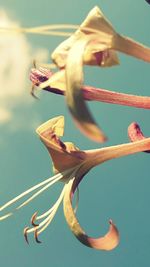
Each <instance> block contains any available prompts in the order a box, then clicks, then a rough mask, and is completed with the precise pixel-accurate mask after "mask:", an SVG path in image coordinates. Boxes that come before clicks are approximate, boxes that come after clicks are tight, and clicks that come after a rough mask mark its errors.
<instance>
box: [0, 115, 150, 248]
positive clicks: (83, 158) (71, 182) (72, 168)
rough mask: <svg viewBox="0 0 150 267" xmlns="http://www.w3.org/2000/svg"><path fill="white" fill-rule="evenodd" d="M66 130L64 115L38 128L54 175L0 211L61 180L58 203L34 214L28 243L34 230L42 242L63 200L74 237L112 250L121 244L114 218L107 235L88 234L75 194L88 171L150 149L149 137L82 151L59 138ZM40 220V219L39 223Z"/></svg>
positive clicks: (28, 229)
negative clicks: (111, 160)
mask: <svg viewBox="0 0 150 267" xmlns="http://www.w3.org/2000/svg"><path fill="white" fill-rule="evenodd" d="M63 132H64V117H63V116H59V117H56V118H53V119H51V120H49V121H47V122H46V123H44V124H42V125H41V126H40V127H39V128H38V129H37V134H38V135H39V137H40V138H41V140H42V142H43V143H44V145H45V146H46V148H47V149H48V152H49V154H50V156H51V158H52V161H53V169H54V172H55V175H54V176H53V177H51V178H49V179H47V180H45V181H43V182H41V183H39V184H37V185H35V186H33V187H32V188H30V189H28V190H27V191H25V192H23V193H22V194H20V195H19V196H17V197H15V198H14V199H12V200H10V201H9V202H7V203H6V204H4V205H3V206H1V207H0V211H3V210H4V209H6V208H7V207H9V206H11V205H12V204H14V203H15V202H17V201H18V200H20V199H22V198H23V197H25V196H26V195H28V194H29V193H31V192H34V191H36V192H34V193H33V195H32V196H31V197H29V198H28V199H27V200H25V201H24V202H23V203H21V204H20V205H19V206H18V207H17V208H16V209H19V208H21V207H23V206H25V205H26V204H28V203H29V202H30V201H31V200H33V199H34V198H35V197H37V196H38V195H39V194H41V193H42V192H43V191H45V190H46V189H48V188H49V187H50V186H52V185H53V184H54V183H56V182H58V181H62V182H64V187H63V189H62V192H61V194H60V196H59V198H58V200H57V201H56V203H55V204H54V205H53V206H52V207H51V208H50V209H49V210H48V211H46V212H44V213H43V214H41V215H37V212H36V213H34V214H33V216H32V218H31V223H32V227H26V228H25V229H24V235H25V238H26V241H27V242H28V238H27V234H29V233H31V232H33V233H34V236H35V239H36V241H37V242H40V241H39V240H38V235H39V234H40V233H42V232H43V231H44V230H45V229H46V228H47V226H48V225H49V224H50V223H51V221H52V219H53V218H54V216H55V214H56V212H57V209H58V207H59V206H60V204H61V202H62V201H63V206H64V214H65V217H66V221H67V223H68V225H69V227H70V229H71V231H72V232H73V234H74V235H75V237H76V238H77V239H78V240H79V241H80V242H82V243H83V244H84V245H86V246H88V247H91V248H94V249H100V250H111V249H113V248H115V247H116V246H117V245H118V243H119V233H118V230H117V228H116V226H115V225H114V223H113V222H112V220H110V221H109V223H110V228H109V231H108V233H107V234H106V235H105V236H103V237H99V238H92V237H89V236H88V235H87V234H86V233H85V232H84V230H83V229H82V227H81V226H80V224H79V222H78V220H77V217H76V215H75V212H76V211H75V210H74V209H73V207H72V198H73V194H74V192H75V191H76V189H77V187H78V185H79V183H80V182H81V180H82V179H83V177H84V176H85V174H86V173H87V172H89V171H90V170H91V168H93V167H95V166H97V165H99V164H102V163H103V162H105V161H107V160H110V159H113V158H118V157H122V156H126V155H129V154H133V153H137V152H140V151H145V150H149V149H150V138H145V139H143V140H140V141H135V142H133V143H127V144H121V145H116V146H111V147H105V148H100V149H93V150H84V151H82V150H79V149H78V148H77V147H75V146H74V144H72V143H70V142H66V143H63V142H62V141H61V140H60V139H59V136H62V135H63ZM12 214H13V213H12V212H8V213H6V214H4V215H3V216H1V217H0V220H4V219H6V218H7V217H9V216H11V215H12ZM38 221H40V222H39V223H37V222H38Z"/></svg>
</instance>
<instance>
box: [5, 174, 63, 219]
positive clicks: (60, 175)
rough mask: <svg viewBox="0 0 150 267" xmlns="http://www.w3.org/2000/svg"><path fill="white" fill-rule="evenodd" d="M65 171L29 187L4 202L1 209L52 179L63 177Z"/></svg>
mask: <svg viewBox="0 0 150 267" xmlns="http://www.w3.org/2000/svg"><path fill="white" fill-rule="evenodd" d="M63 174H64V173H62V174H61V173H58V174H57V175H55V176H53V177H50V178H48V179H46V180H45V181H43V182H40V183H39V184H37V185H35V186H33V187H31V188H29V189H28V190H26V191H25V192H23V193H21V194H20V195H18V196H17V197H15V198H13V199H12V200H10V201H8V202H7V203H6V204H4V205H3V206H1V207H0V211H2V210H4V209H5V208H7V207H9V206H10V205H12V204H14V203H15V202H17V201H18V200H19V199H21V198H22V197H24V196H26V195H27V194H29V193H31V192H32V191H34V190H36V189H37V188H39V187H41V186H43V185H45V184H47V183H49V182H50V181H53V180H56V179H58V178H59V179H61V178H62V177H63ZM4 217H5V216H2V217H0V220H1V219H2V218H4Z"/></svg>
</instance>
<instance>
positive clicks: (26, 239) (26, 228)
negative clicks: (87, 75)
mask: <svg viewBox="0 0 150 267" xmlns="http://www.w3.org/2000/svg"><path fill="white" fill-rule="evenodd" d="M28 230H29V227H25V228H24V230H23V234H24V238H25V241H26V242H27V244H28V245H29V241H28V235H27V234H28Z"/></svg>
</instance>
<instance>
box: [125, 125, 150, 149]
mask: <svg viewBox="0 0 150 267" xmlns="http://www.w3.org/2000/svg"><path fill="white" fill-rule="evenodd" d="M128 136H129V139H130V141H131V142H135V141H138V140H143V139H145V138H146V137H145V136H144V134H143V133H142V131H141V128H140V126H139V125H138V124H137V123H136V122H132V123H131V124H130V125H129V127H128ZM144 152H146V153H150V150H146V151H144Z"/></svg>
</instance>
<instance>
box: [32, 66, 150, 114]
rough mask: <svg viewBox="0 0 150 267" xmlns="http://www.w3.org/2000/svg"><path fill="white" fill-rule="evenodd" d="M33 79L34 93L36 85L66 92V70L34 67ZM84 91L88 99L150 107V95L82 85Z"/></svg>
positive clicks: (48, 89)
mask: <svg viewBox="0 0 150 267" xmlns="http://www.w3.org/2000/svg"><path fill="white" fill-rule="evenodd" d="M30 80H31V81H32V84H33V87H32V94H33V95H34V89H35V88H34V86H38V87H39V88H40V89H43V90H45V91H48V92H51V93H55V94H58V95H65V94H66V81H65V70H64V69H62V70H59V71H57V72H55V73H54V72H52V71H51V70H48V69H47V68H44V67H39V69H36V68H32V69H31V71H30ZM81 89H82V93H83V97H84V100H86V101H99V102H106V103H111V104H118V105H125V106H131V107H136V108H144V109H150V97H148V96H139V95H131V94H124V93H118V92H115V91H109V90H106V89H101V88H96V87H92V86H88V85H83V86H82V88H81Z"/></svg>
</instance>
